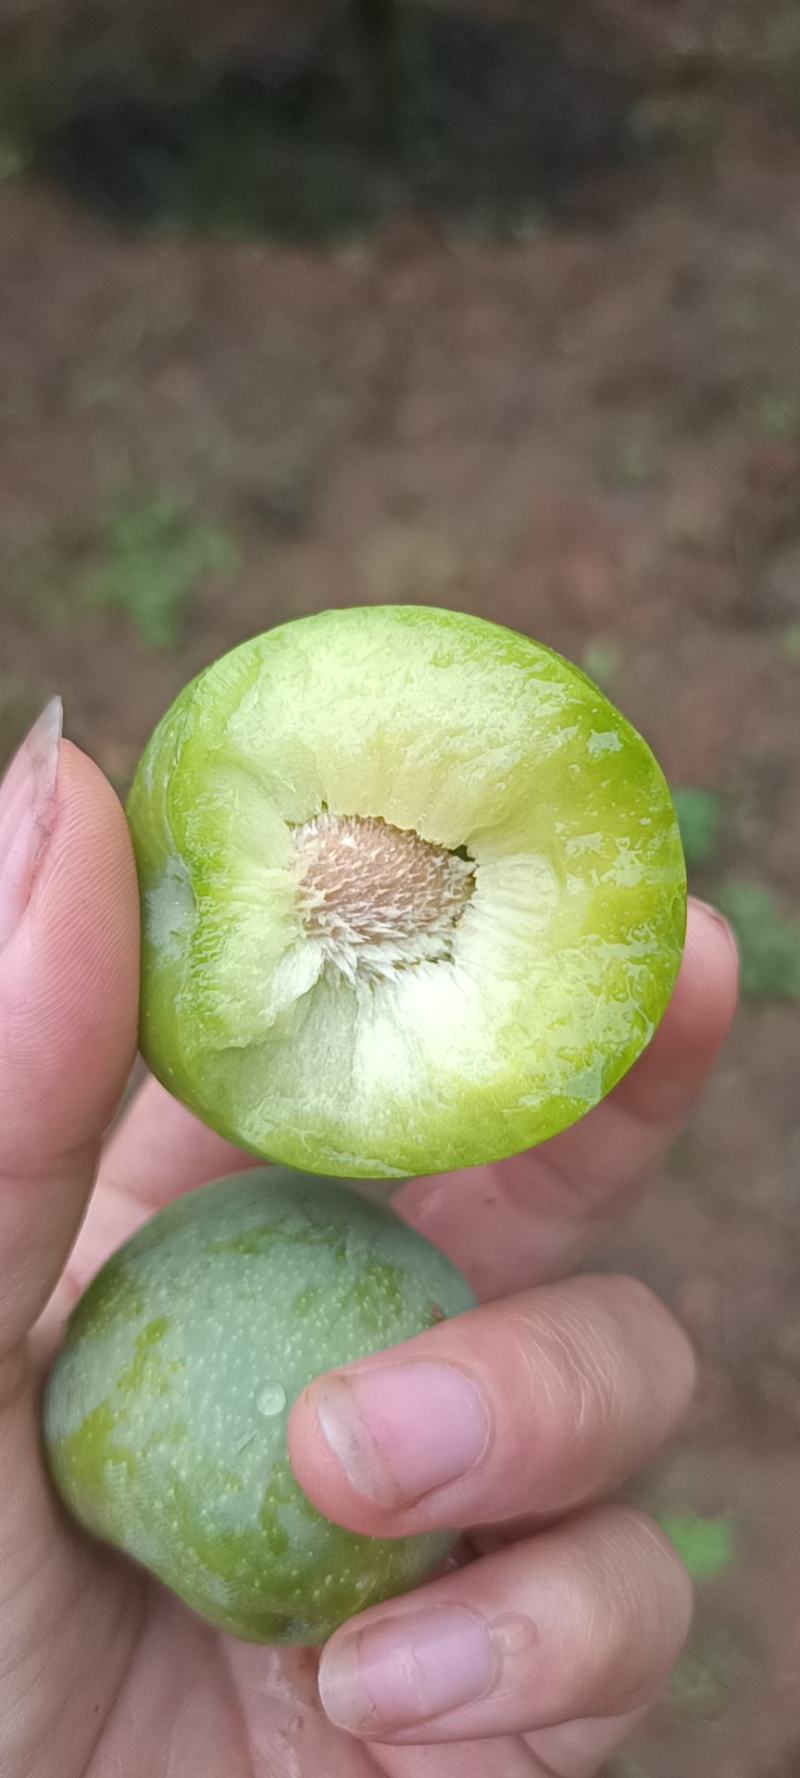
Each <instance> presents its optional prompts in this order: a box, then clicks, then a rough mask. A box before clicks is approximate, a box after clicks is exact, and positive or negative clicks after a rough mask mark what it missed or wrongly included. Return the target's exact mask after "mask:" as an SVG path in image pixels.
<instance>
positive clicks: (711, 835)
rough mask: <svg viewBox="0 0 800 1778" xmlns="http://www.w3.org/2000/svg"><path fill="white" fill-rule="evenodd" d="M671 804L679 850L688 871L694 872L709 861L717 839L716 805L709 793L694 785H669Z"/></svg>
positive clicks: (718, 815)
mask: <svg viewBox="0 0 800 1778" xmlns="http://www.w3.org/2000/svg"><path fill="white" fill-rule="evenodd" d="M672 800H673V802H674V804H675V808H676V810H677V815H678V826H679V828H680V830H681V839H682V840H683V850H684V852H685V854H686V863H687V865H688V867H689V869H690V870H698V869H699V868H700V866H701V865H703V864H707V863H708V860H709V858H712V857H713V855H714V853H715V851H716V849H717V842H718V839H719V829H720V801H719V797H718V796H717V795H716V794H715V792H714V791H713V790H703V789H701V788H700V786H698V785H693V784H678V785H673V789H672Z"/></svg>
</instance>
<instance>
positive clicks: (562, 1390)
mask: <svg viewBox="0 0 800 1778" xmlns="http://www.w3.org/2000/svg"><path fill="white" fill-rule="evenodd" d="M693 1383H694V1360H693V1356H692V1352H691V1348H690V1346H689V1343H688V1341H687V1339H686V1336H685V1334H684V1333H683V1332H682V1331H681V1329H680V1328H679V1327H678V1324H677V1322H675V1321H673V1319H672V1316H671V1315H670V1314H669V1313H668V1311H667V1310H666V1309H665V1308H664V1306H663V1304H661V1303H660V1302H659V1301H658V1298H657V1297H655V1296H654V1295H653V1293H652V1291H650V1290H648V1289H647V1287H646V1285H643V1284H640V1283H638V1281H636V1280H635V1279H633V1278H614V1277H607V1276H603V1277H596V1278H590V1277H584V1278H573V1279H570V1280H569V1282H568V1283H566V1284H558V1285H551V1286H549V1287H546V1288H544V1289H540V1290H532V1291H528V1292H526V1293H524V1294H523V1295H520V1296H517V1297H513V1298H511V1299H509V1300H508V1301H506V1302H502V1303H491V1304H488V1305H487V1306H486V1307H485V1308H482V1309H476V1310H474V1311H473V1312H472V1313H471V1314H467V1315H460V1316H458V1317H457V1318H456V1319H455V1320H453V1321H443V1322H441V1323H440V1325H439V1326H438V1327H435V1328H432V1329H431V1330H430V1331H429V1332H427V1333H424V1334H420V1335H419V1337H418V1338H417V1339H414V1340H410V1341H408V1343H407V1344H406V1345H404V1346H401V1347H397V1348H395V1349H394V1350H393V1351H390V1352H383V1353H380V1354H378V1355H377V1356H376V1357H374V1358H369V1359H366V1360H364V1361H362V1362H361V1363H360V1364H356V1365H350V1366H348V1367H347V1368H346V1369H343V1370H339V1371H334V1372H330V1373H329V1374H328V1375H327V1376H324V1377H320V1378H318V1379H317V1380H316V1381H315V1382H313V1383H312V1384H311V1385H310V1387H309V1388H308V1389H306V1390H305V1391H304V1392H303V1394H302V1395H301V1396H300V1397H299V1399H298V1400H297V1402H296V1403H295V1406H294V1409H293V1412H292V1415H291V1419H290V1423H289V1449H290V1453H291V1459H292V1464H293V1467H294V1470H295V1473H296V1475H297V1477H298V1480H299V1482H300V1485H301V1487H302V1488H303V1490H304V1492H305V1493H306V1494H308V1495H309V1497H310V1498H311V1499H312V1500H313V1502H314V1504H315V1505H316V1506H317V1507H319V1509H320V1511H321V1512H323V1513H325V1514H326V1516H327V1517H328V1518H331V1519H334V1520H335V1521H336V1522H337V1524H341V1525H345V1526H347V1528H348V1529H349V1530H351V1531H360V1532H364V1533H366V1534H368V1535H370V1536H373V1537H402V1536H407V1535H410V1534H412V1533H415V1532H420V1531H428V1530H431V1529H433V1528H434V1527H436V1526H452V1527H456V1526H458V1527H467V1526H472V1527H474V1526H476V1525H483V1524H492V1523H496V1522H498V1521H501V1520H506V1519H515V1518H517V1517H519V1516H520V1515H523V1514H524V1515H534V1516H536V1517H538V1516H540V1515H551V1514H553V1513H556V1512H557V1513H563V1512H567V1511H568V1510H570V1509H571V1508H573V1507H575V1506H577V1505H579V1504H582V1503H583V1502H585V1501H586V1500H588V1499H590V1498H591V1499H597V1498H599V1497H601V1496H602V1495H603V1494H605V1493H607V1492H609V1491H610V1490H612V1489H613V1488H616V1487H618V1486H619V1484H620V1483H621V1482H622V1481H623V1480H624V1479H625V1478H626V1476H628V1475H630V1474H631V1472H632V1471H633V1470H634V1469H638V1468H639V1467H640V1466H641V1465H642V1464H643V1463H645V1462H646V1461H647V1460H648V1459H649V1458H650V1457H652V1456H653V1455H654V1454H655V1452H656V1451H657V1450H658V1449H659V1447H660V1446H661V1445H662V1444H663V1442H664V1439H665V1438H666V1437H667V1435H668V1433H669V1432H671V1430H672V1428H673V1427H674V1425H675V1424H676V1422H677V1420H678V1419H679V1418H680V1416H681V1414H682V1413H683V1412H684V1410H685V1408H686V1405H687V1403H688V1401H689V1398H690V1395H691V1391H692V1387H693Z"/></svg>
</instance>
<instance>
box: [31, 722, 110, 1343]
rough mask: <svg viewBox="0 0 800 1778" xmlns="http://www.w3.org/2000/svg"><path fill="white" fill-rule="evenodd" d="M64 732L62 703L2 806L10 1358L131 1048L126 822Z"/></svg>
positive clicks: (81, 1195) (79, 1197)
mask: <svg viewBox="0 0 800 1778" xmlns="http://www.w3.org/2000/svg"><path fill="white" fill-rule="evenodd" d="M60 732H61V731H60V705H58V704H55V705H52V706H50V708H49V709H48V711H46V712H45V715H44V717H43V718H42V719H41V721H40V723H38V724H37V725H36V728H35V730H34V731H33V734H32V736H31V737H29V739H28V741H27V742H26V743H24V744H23V747H22V749H21V750H20V753H19V754H18V756H17V759H16V760H15V762H14V764H13V765H12V767H11V770H10V772H9V774H8V778H7V780H6V784H5V785H4V786H3V792H2V797H3V805H4V807H0V820H2V821H3V822H4V823H5V822H6V821H7V822H8V823H9V824H10V827H11V829H12V831H11V832H10V833H8V832H6V833H2V832H0V848H1V849H2V856H3V862H4V863H5V862H6V861H7V860H8V859H9V857H11V858H12V859H13V860H15V861H16V862H15V863H14V870H13V878H14V880H13V898H12V902H11V904H10V905H11V910H12V914H11V919H10V920H9V922H8V924H7V927H6V929H5V931H4V934H3V936H4V938H5V943H4V945H3V949H2V951H0V1252H1V1253H2V1256H3V1271H4V1279H3V1291H2V1297H0V1350H2V1351H8V1349H9V1348H10V1347H13V1345H14V1344H15V1343H16V1342H17V1341H19V1340H20V1339H21V1338H22V1337H23V1335H24V1334H25V1333H26V1332H27V1331H28V1329H29V1327H30V1326H31V1324H32V1322H33V1320H34V1318H35V1317H36V1315H37V1314H38V1313H39V1310H40V1309H41V1307H42V1305H43V1303H44V1302H45V1301H46V1298H47V1296H48V1294H49V1292H50V1291H51V1289H52V1287H53V1285H54V1283H55V1281H56V1278H57V1276H58V1274H59V1271H60V1269H61V1267H62V1266H63V1264H64V1260H65V1258H66V1255H67V1252H68V1250H69V1246H70V1243H71V1242H72V1240H73V1238H74V1235H75V1231H76V1229H77V1226H78V1223H79V1221H80V1218H81V1216H82V1214H83V1209H84V1205H85V1202H86V1198H87V1195H88V1192H89V1188H90V1186H91V1182H92V1178H93V1175H94V1170H95V1166H96V1162H97V1155H98V1151H99V1145H100V1140H101V1137H102V1133H103V1130H104V1129H105V1127H106V1126H107V1124H108V1122H109V1119H110V1118H111V1116H112V1114H113V1111H114V1108H115V1105H116V1103H117V1100H118V1098H119V1096H120V1094H121V1092H122V1090H123V1086H124V1083H125V1080H126V1078H127V1075H128V1073H129V1070H130V1067H131V1064H132V1059H133V1055H134V1051H135V1042H136V1003H137V982H138V931H139V918H138V897H137V891H136V874H135V868H134V863H133V855H132V851H131V846H130V840H129V837H128V831H127V827H126V823H125V817H124V815H123V812H122V809H121V807H120V805H119V803H118V801H117V799H116V797H115V795H114V793H113V791H112V789H111V787H110V785H109V784H108V783H107V782H106V780H105V779H104V778H103V776H102V774H101V773H100V772H99V771H98V769H97V767H96V766H94V765H93V764H92V763H91V761H90V760H89V759H87V758H86V757H85V755H84V754H82V753H79V752H78V751H77V749H76V748H74V747H71V746H70V744H69V743H68V742H63V743H62V742H61V741H60ZM9 786H10V795H9ZM7 798H8V800H6V799H7ZM2 889H3V882H2V881H0V896H2ZM5 905H6V908H8V906H9V903H8V901H7V900H6V904H5Z"/></svg>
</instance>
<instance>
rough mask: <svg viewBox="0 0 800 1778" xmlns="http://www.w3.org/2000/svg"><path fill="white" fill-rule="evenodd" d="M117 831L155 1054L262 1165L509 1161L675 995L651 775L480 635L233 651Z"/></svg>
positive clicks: (569, 676) (553, 657) (597, 703)
mask: <svg viewBox="0 0 800 1778" xmlns="http://www.w3.org/2000/svg"><path fill="white" fill-rule="evenodd" d="M128 813H129V819H130V825H131V831H132V834H133V840H134V845H135V850H136V856H137V861H138V868H139V877H140V884H141V896H142V907H143V966H142V1019H141V1043H142V1048H143V1051H144V1053H145V1056H146V1057H147V1059H148V1061H149V1063H150V1065H151V1067H152V1068H153V1070H154V1071H155V1073H156V1074H157V1075H158V1077H159V1079H161V1080H162V1081H163V1082H164V1084H165V1085H166V1086H167V1087H168V1088H169V1090H170V1091H171V1092H172V1093H174V1094H176V1095H177V1097H178V1098H180V1099H182V1100H183V1101H184V1102H185V1103H186V1104H187V1105H189V1106H191V1107H192V1109H193V1110H194V1111H196V1112H197V1113H198V1114H199V1115H200V1117H202V1118H203V1119H204V1120H205V1121H206V1122H207V1123H208V1124H210V1125H212V1126H213V1127H214V1128H215V1129H217V1130H219V1131H221V1132H222V1133H223V1134H224V1135H226V1136H228V1137H230V1138H231V1139H232V1140H234V1141H235V1142H237V1143H239V1144H240V1145H242V1146H244V1147H246V1148H248V1149H250V1150H252V1151H253V1152H254V1153H256V1154H258V1155H263V1156H265V1157H268V1158H272V1159H277V1160H281V1161H284V1162H286V1163H287V1164H289V1165H291V1166H296V1167H300V1168H303V1169H305V1170H308V1171H312V1172H323V1173H328V1174H335V1175H343V1176H351V1177H369V1176H373V1177H378V1178H379V1177H393V1176H404V1175H409V1174H420V1173H435V1172H441V1171H446V1170H448V1169H451V1168H456V1167H469V1166H473V1165H475V1164H477V1163H479V1162H488V1161H495V1160H499V1159H501V1158H503V1157H504V1156H507V1155H510V1154H513V1153H517V1152H519V1151H520V1150H522V1149H524V1148H527V1147H529V1146H531V1145H532V1144H534V1143H537V1142H541V1141H542V1140H544V1139H545V1138H546V1137H549V1136H552V1135H554V1134H555V1133H556V1132H557V1131H558V1130H561V1129H563V1128H564V1127H565V1126H567V1125H568V1124H571V1123H573V1122H574V1121H575V1120H576V1119H578V1118H580V1117H582V1116H583V1114H584V1113H585V1112H587V1111H588V1110H589V1109H590V1108H591V1107H592V1106H593V1105H595V1104H596V1103H597V1101H598V1100H599V1099H601V1098H602V1097H603V1096H604V1094H606V1093H607V1092H608V1091H609V1090H610V1088H612V1087H613V1086H614V1085H615V1083H616V1082H617V1081H618V1080H619V1079H620V1077H621V1076H622V1075H623V1074H624V1073H625V1072H626V1071H627V1069H628V1068H630V1066H631V1064H632V1063H633V1062H634V1061H635V1059H636V1057H637V1056H638V1055H639V1053H640V1052H641V1050H642V1049H643V1048H644V1047H645V1045H646V1044H647V1043H648V1041H649V1039H650V1038H651V1036H652V1034H653V1032H654V1030H655V1029H656V1026H657V1025H658V1023H659V1020H660V1019H661V1017H662V1015H663V1013H664V1010H665V1008H666V1006H667V1003H668V1001H669V998H670V994H671V992H672V988H673V985H674V982H675V978H676V975H677V971H678V967H679V963H680V958H681V952H682V947H683V939H684V929H685V917H686V876H685V866H684V859H683V852H682V847H681V841H680V835H679V831H678V825H677V820H676V816H675V810H674V807H673V804H672V799H671V797H670V794H669V790H668V788H667V785H666V783H665V780H664V777H663V775H662V772H661V771H660V769H659V766H658V764H657V763H656V760H655V759H654V757H653V755H652V753H651V751H650V749H649V748H648V746H647V745H646V743H645V742H644V741H643V740H642V738H641V736H640V735H638V734H637V733H636V731H635V730H634V729H633V728H632V727H631V725H630V723H628V722H627V721H626V720H625V719H624V717H622V716H621V715H620V713H619V711H618V710H616V709H615V708H614V707H613V705H612V704H610V703H609V702H608V699H607V698H605V697H604V696H603V694H602V693H601V692H600V691H599V690H598V689H597V687H596V686H595V685H594V684H592V682H591V681H590V680H589V679H587V678H586V676H585V674H583V673H582V672H580V670H579V669H578V668H577V667H575V666H572V665H571V664H570V663H569V662H568V661H566V660H564V659H562V658H561V657H560V656H559V655H557V654H555V653H553V651H552V650H551V649H549V648H545V647H543V646H541V645H540V644H539V643H536V642H533V641H531V640H530V639H529V638H528V637H525V636H521V635H517V634H515V633H514V632H512V631H511V630H507V629H503V628H501V627H499V626H498V625H496V624H492V623H489V622H486V621H485V620H483V619H481V618H476V617H468V616H464V615H461V614H459V613H457V612H451V611H438V610H433V609H428V608H424V607H415V606H403V607H371V608H366V609H361V608H356V609H351V610H338V611H329V612H322V613H319V614H317V615H316V616H313V617H308V618H301V619H299V620H297V621H295V622H292V623H287V624H284V625H282V626H281V627H279V628H277V629H274V630H271V631H269V632H268V633H267V634H266V635H263V636H257V637H255V638H254V639H253V640H252V641H249V642H245V643H244V644H243V645H242V646H241V647H239V648H237V649H234V650H233V652H232V653H230V654H228V655H225V656H224V657H223V659H221V660H219V661H217V662H216V664H215V665H213V666H211V667H209V668H208V669H207V670H206V671H205V672H204V673H202V674H201V675H200V677H199V678H198V679H196V680H195V681H194V683H193V684H192V685H190V686H188V687H187V689H186V690H185V691H184V692H183V693H182V694H181V695H180V697H179V698H178V699H177V701H176V702H175V704H174V705H173V706H172V708H171V710H170V711H169V712H168V713H167V715H166V716H165V717H164V719H163V721H162V722H161V723H160V725H159V727H158V728H157V729H156V732H155V734H154V735H153V737H152V739H151V741H150V743H149V745H148V747H147V749H146V751H145V753H144V755H143V758H142V761H141V764H140V766H139V770H138V772H137V776H136V780H135V783H134V786H133V790H132V793H131V797H130V801H129V806H128Z"/></svg>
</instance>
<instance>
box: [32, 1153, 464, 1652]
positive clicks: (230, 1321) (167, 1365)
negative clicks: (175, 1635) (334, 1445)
mask: <svg viewBox="0 0 800 1778" xmlns="http://www.w3.org/2000/svg"><path fill="white" fill-rule="evenodd" d="M474 1302H475V1299H474V1297H473V1294H472V1292H471V1290H470V1288H469V1286H468V1285H467V1283H466V1281H465V1280H464V1278H463V1277H462V1276H461V1274H460V1273H459V1272H458V1271H457V1270H456V1268H455V1267H454V1266H452V1265H451V1264H450V1261H449V1260H447V1259H446V1258H445V1257H444V1255H443V1254H441V1253H439V1252H438V1251H437V1249H436V1248H434V1247H432V1246H431V1244H430V1242H428V1241H426V1240H425V1239H424V1238H423V1237H422V1236H421V1235H419V1234H417V1233H416V1232H415V1231H414V1230H412V1229H410V1228H409V1227H407V1226H406V1224H404V1223H403V1222H401V1221H400V1219H399V1217H397V1216H395V1214H394V1212H392V1211H391V1210H389V1209H388V1208H386V1207H384V1206H383V1205H379V1204H375V1203H369V1202H367V1201H366V1200H365V1199H364V1198H362V1197H360V1196H359V1195H358V1194H357V1193H356V1192H354V1191H348V1190H347V1189H346V1188H344V1187H343V1186H342V1185H341V1184H338V1183H335V1182H333V1181H330V1180H322V1179H319V1178H317V1177H315V1178H308V1177H304V1176H302V1175H297V1174H290V1173H289V1172H288V1171H286V1170H284V1169H269V1170H266V1169H254V1170H253V1171H251V1172H246V1173H243V1174H239V1175H236V1176H235V1177H233V1178H231V1179H225V1180H221V1181H217V1182H215V1183H214V1184H213V1185H210V1186H205V1187H203V1188H202V1189H200V1190H199V1191H196V1192H192V1193H190V1194H188V1195H187V1196H185V1197H182V1198H179V1199H177V1200H176V1201H175V1202H174V1203H172V1204H171V1205H169V1207H168V1208H167V1209H166V1210H163V1211H162V1212H161V1213H160V1214H159V1215H157V1216H156V1217H155V1218H154V1219H153V1220H152V1222H150V1223H148V1224H147V1225H146V1226H145V1227H144V1228H143V1229H142V1230H140V1231H139V1233H138V1234H136V1235H135V1236H134V1237H133V1239H132V1240H131V1241H129V1242H128V1243H127V1245H126V1246H124V1247H123V1248H121V1249H120V1251H119V1252H118V1253H117V1254H115V1255H114V1256H113V1257H112V1258H111V1259H110V1260H109V1261H108V1262H107V1264H106V1265H105V1266H104V1267H103V1268H102V1270H101V1271H100V1273H99V1274H98V1275H97V1277H96V1278H95V1280H94V1281H93V1283H92V1284H90V1286H89V1288H88V1290H87V1291H86V1293H85V1294H84V1296H83V1297H82V1298H81V1300H80V1302H79V1303H78V1305H77V1307H76V1309H75V1310H74V1312H73V1314H72V1317H71V1319H70V1322H69V1326H68V1332H67V1338H66V1342H65V1345H64V1347H63V1349H62V1351H61V1353H60V1354H59V1356H58V1358H57V1359H56V1362H55V1366H54V1368H53V1370H52V1372H51V1375H50V1378H49V1381H48V1386H47V1391H46V1397H45V1414H44V1428H45V1448H46V1453H47V1458H48V1463H49V1467H50V1471H51V1474H52V1477H53V1479H54V1481H55V1483H56V1486H57V1488H58V1490H59V1492H60V1494H61V1495H62V1497H63V1499H64V1501H65V1503H66V1504H67V1506H68V1507H69V1509H70V1511H71V1512H72V1514H73V1515H74V1516H75V1517H76V1518H77V1519H78V1520H79V1522H80V1523H81V1524H82V1525H84V1526H85V1527H86V1528H87V1529H88V1530H89V1531H91V1532H93V1533H95V1535H96V1536H98V1537H100V1538H102V1539H104V1540H105V1541H107V1542H109V1543H112V1544H114V1545H116V1546H117V1547H118V1548H120V1549H122V1550H124V1551H125V1552H126V1553H127V1554H128V1555H129V1556H131V1557H133V1558H134V1559H135V1560H136V1561H138V1562H139V1563H141V1564H143V1566H144V1567H146V1568H148V1569H149V1570H150V1571H151V1572H152V1573H153V1574H154V1575H156V1576H158V1578H159V1579H160V1580H161V1581H163V1582H164V1584H165V1585H166V1586H167V1587H168V1588H170V1589H171V1591H172V1592H174V1593H176V1594H177V1595H178V1596H179V1597H180V1598H181V1599H183V1600H184V1601H185V1603H186V1604H187V1605H189V1606H190V1607H192V1609H193V1610H194V1611H196V1612H198V1613H199V1614H200V1615H201V1616H202V1617H204V1618H205V1619H207V1620H208V1621H209V1622H210V1623H211V1624H214V1625H215V1626H216V1627H217V1628H219V1629H222V1630H225V1631H228V1632H229V1633H231V1634H232V1635H234V1636H238V1637H242V1638H245V1639H247V1640H251V1641H257V1642H270V1643H289V1642H299V1643H306V1644H316V1643H319V1642H322V1641H324V1640H325V1638H326V1637H327V1636H329V1635H330V1634H331V1632H332V1631H333V1630H335V1629H336V1627H337V1626H338V1625H339V1624H340V1623H342V1622H343V1621H344V1620H345V1619H346V1618H348V1617H350V1616H352V1615H353V1614H354V1613H356V1612H358V1611H360V1610H362V1609H363V1608H364V1607H365V1606H367V1605H370V1604H373V1603H375V1602H376V1601H378V1600H381V1599H384V1598H388V1597H390V1596H391V1595H393V1594H396V1593H400V1592H405V1591H406V1590H408V1589H409V1588H412V1587H415V1586H417V1585H418V1584H419V1583H420V1582H421V1581H423V1580H425V1579H426V1578H427V1577H428V1575H429V1574H430V1573H431V1572H432V1571H433V1570H434V1569H435V1568H436V1567H437V1565H438V1564H439V1563H440V1562H441V1560H442V1559H443V1558H444V1556H445V1555H446V1554H447V1551H448V1550H449V1548H450V1547H451V1544H452V1542H453V1538H452V1537H451V1536H450V1535H449V1534H447V1533H432V1534H430V1535H424V1536H420V1537H415V1538H398V1539H392V1540H389V1539H379V1538H370V1537H361V1536H358V1535H356V1534H354V1533H353V1532H350V1531H345V1530H342V1529H341V1528H340V1527H338V1526H336V1525H333V1524H331V1523H330V1521H328V1520H327V1519H325V1518H323V1517H322V1515H321V1514H320V1513H319V1512H317V1510H316V1508H315V1507H314V1506H312V1504H311V1502H310V1501H309V1500H308V1499H307V1498H306V1496H305V1495H304V1494H303V1493H302V1491H301V1489H300V1487H299V1486H298V1484H297V1482H296V1481H295V1479H294V1475H293V1472H292V1470H291V1467H290V1464H289V1458H288V1454H287V1444H286V1422H287V1418H288V1414H289V1411H290V1409H291V1406H292V1403H293V1402H294V1400H295V1399H296V1397H297V1396H298V1395H299V1394H300V1392H301V1390H302V1389H304V1388H305V1386H306V1384H307V1383H309V1382H310V1381H311V1379H312V1378H313V1377H315V1376H317V1375H319V1374H320V1373H322V1372H323V1371H326V1370H328V1369H330V1368H333V1367H338V1366H340V1365H343V1364H348V1363H351V1362H352V1361H353V1360H355V1359H358V1358H361V1357H364V1356H366V1355H367V1354H370V1353H373V1352H378V1351H381V1350H383V1349H385V1348H386V1347H388V1346H392V1345H395V1344H396V1343H398V1342H401V1341H404V1340H407V1339H409V1338H411V1337H413V1336H414V1335H415V1334H418V1333H420V1332H422V1331H423V1330H424V1329H425V1328H427V1327H430V1326H432V1325H433V1324H434V1323H436V1322H437V1321H439V1320H441V1319H442V1317H447V1316H451V1315H455V1314H460V1313H462V1312H463V1311H464V1310H466V1309H469V1308H472V1307H473V1306H474Z"/></svg>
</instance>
